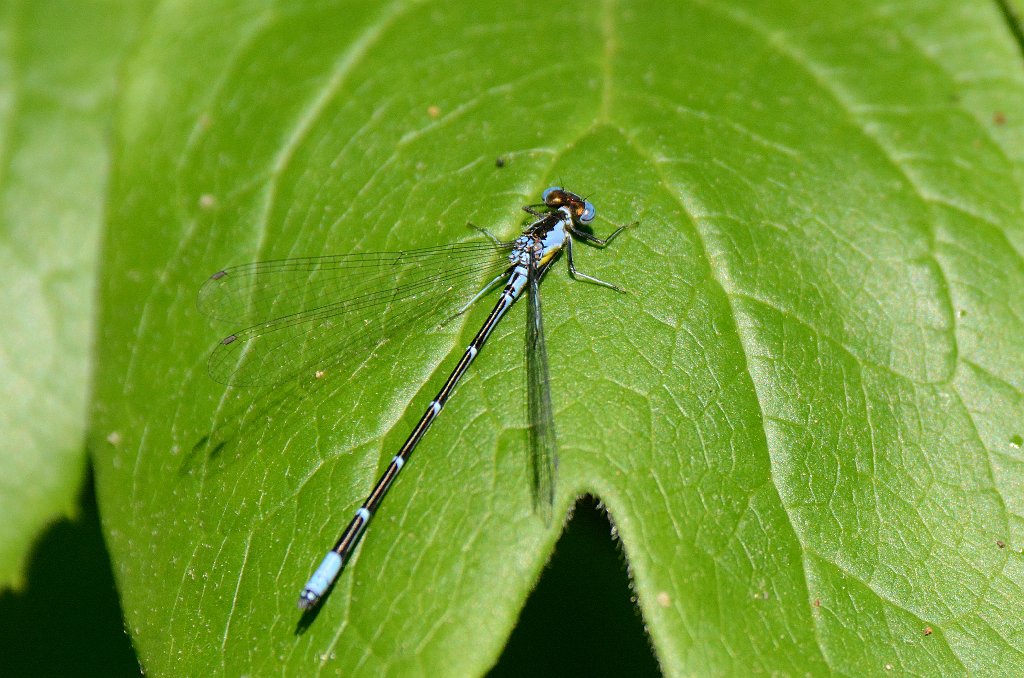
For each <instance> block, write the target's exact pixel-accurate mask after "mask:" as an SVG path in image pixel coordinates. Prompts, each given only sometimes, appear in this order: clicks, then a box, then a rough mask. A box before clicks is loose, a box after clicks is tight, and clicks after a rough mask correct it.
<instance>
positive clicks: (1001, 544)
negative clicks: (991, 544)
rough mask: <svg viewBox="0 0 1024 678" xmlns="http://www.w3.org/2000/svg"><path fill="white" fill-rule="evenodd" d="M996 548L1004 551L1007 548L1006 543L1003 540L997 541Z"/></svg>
mask: <svg viewBox="0 0 1024 678" xmlns="http://www.w3.org/2000/svg"><path fill="white" fill-rule="evenodd" d="M996 546H998V547H999V548H1001V549H1004V548H1006V542H1005V541H1003V540H1002V539H996Z"/></svg>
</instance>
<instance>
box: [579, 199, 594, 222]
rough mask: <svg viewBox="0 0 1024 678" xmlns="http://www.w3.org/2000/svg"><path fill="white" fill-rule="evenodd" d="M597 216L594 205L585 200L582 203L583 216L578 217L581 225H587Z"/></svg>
mask: <svg viewBox="0 0 1024 678" xmlns="http://www.w3.org/2000/svg"><path fill="white" fill-rule="evenodd" d="M596 216H597V210H596V209H594V204H593V203H592V202H590V201H589V200H587V201H586V202H584V203H583V214H581V215H580V223H581V224H589V223H590V222H591V221H593V220H594V217H596Z"/></svg>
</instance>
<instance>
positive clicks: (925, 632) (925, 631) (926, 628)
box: [924, 626, 932, 636]
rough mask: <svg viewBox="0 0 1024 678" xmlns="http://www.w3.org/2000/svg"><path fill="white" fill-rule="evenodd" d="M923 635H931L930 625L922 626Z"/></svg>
mask: <svg viewBox="0 0 1024 678" xmlns="http://www.w3.org/2000/svg"><path fill="white" fill-rule="evenodd" d="M924 635H926V636H930V635H932V627H930V626H926V627H924Z"/></svg>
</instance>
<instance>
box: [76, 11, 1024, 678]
mask: <svg viewBox="0 0 1024 678" xmlns="http://www.w3.org/2000/svg"><path fill="white" fill-rule="evenodd" d="M1019 47H1020V46H1019V45H1018V44H1016V43H1015V42H1014V38H1013V34H1012V33H1011V31H1010V30H1009V29H1008V25H1007V24H1006V20H1005V17H1004V15H1003V14H1002V13H1001V12H1000V10H999V8H998V6H996V5H994V4H992V3H983V2H980V1H973V2H965V3H959V4H953V5H951V4H950V3H939V2H927V1H924V0H921V1H917V2H908V3H895V4H879V3H873V2H854V3H844V4H843V5H842V6H838V5H836V6H831V5H827V4H823V3H807V2H797V1H796V0H791V1H785V2H778V1H772V2H768V1H764V2H754V3H745V4H739V3H712V2H706V1H704V0H690V1H688V2H682V3H671V4H665V5H664V6H659V7H648V6H638V5H635V4H632V3H615V2H604V3H601V4H599V5H595V4H593V3H585V4H584V3H580V4H573V3H569V4H566V3H559V4H557V5H551V4H550V3H538V2H527V3H523V2H520V3H513V4H508V3H501V6H486V5H484V4H483V3H474V4H472V5H468V4H467V5H464V6H459V7H454V6H450V5H445V4H425V3H405V2H397V3H390V4H381V3H377V2H369V1H366V2H347V3H313V2H302V3H294V2H293V3H281V4H280V5H275V4H273V3H270V2H256V1H252V2H245V3H239V2H235V1H232V2H227V1H226V0H222V1H220V2H209V3H202V5H201V6H200V5H197V4H195V3H185V2H166V3H163V4H161V6H160V9H159V10H158V13H157V16H156V17H155V18H154V20H153V22H152V26H151V30H150V31H149V32H148V33H147V35H146V39H145V40H144V42H143V44H142V45H141V46H140V48H139V49H138V51H137V52H136V53H135V54H134V56H133V58H132V60H131V62H130V64H129V65H128V67H127V70H126V74H125V86H124V89H123V92H122V94H121V98H120V108H119V110H120V117H119V120H118V125H117V139H116V144H117V146H116V147H117V151H118V156H117V165H116V167H117V170H116V174H115V176H114V180H113V185H112V188H111V193H110V209H109V215H110V216H109V228H108V232H107V239H106V242H107V247H106V250H105V255H104V261H103V265H104V275H103V279H102V284H101V286H102V290H101V301H102V317H101V328H102V330H101V341H100V344H99V355H100V364H99V373H98V377H97V385H96V403H95V410H94V415H95V419H94V428H93V439H94V441H95V444H94V446H93V449H94V450H95V460H96V464H97V467H98V480H99V489H100V505H101V508H102V511H103V515H104V524H105V526H106V528H107V530H108V534H109V543H110V547H111V550H112V553H113V556H114V559H115V561H116V571H117V573H118V579H119V583H120V586H121V590H122V596H123V600H124V604H125V608H126V617H127V622H128V625H129V628H130V631H131V633H132V636H133V639H134V641H135V645H136V648H137V649H138V651H139V655H140V657H141V659H142V662H143V664H144V665H145V666H146V668H147V670H148V672H149V673H153V674H171V675H181V674H208V673H211V672H216V673H223V674H229V675H241V674H254V675H263V674H269V673H281V672H284V673H290V674H298V675H307V674H310V673H315V672H323V673H332V674H334V673H337V674H342V675H363V674H366V675H377V674H380V673H383V672H388V673H392V674H429V675H438V674H445V675H471V674H477V673H481V672H482V671H485V670H486V669H487V668H488V667H489V666H491V665H492V664H493V663H494V662H495V660H496V658H497V657H498V655H499V653H500V652H501V649H502V646H503V644H504V642H505V639H506V638H507V636H508V634H509V632H510V630H511V628H512V626H513V625H514V623H515V621H516V618H517V615H518V613H519V610H520V608H521V606H522V605H523V603H524V601H525V599H526V597H527V595H528V593H529V591H530V589H531V587H532V586H533V585H534V583H535V582H536V580H537V578H538V576H539V575H540V572H541V570H542V568H543V566H544V563H545V562H546V560H547V559H548V557H549V555H550V550H551V548H552V545H553V544H554V543H555V541H556V539H557V537H558V534H559V532H560V530H561V525H560V524H558V523H557V521H556V524H554V525H552V526H545V525H544V523H543V522H542V521H541V520H540V519H539V518H538V517H537V516H536V515H535V514H534V513H533V511H532V507H531V500H530V491H529V482H528V469H527V463H526V447H525V441H526V436H525V431H524V424H525V421H524V419H525V416H524V415H525V404H524V401H525V393H524V378H525V375H524V370H523V357H522V350H523V349H522V345H523V331H524V329H523V323H524V319H525V318H524V308H523V305H522V304H520V305H518V307H516V308H514V309H513V310H512V312H510V314H509V316H508V317H507V319H506V320H505V321H504V322H502V324H501V325H500V326H499V328H498V329H497V330H496V332H495V333H494V335H493V336H492V338H491V340H490V342H489V343H488V345H487V347H486V349H485V350H484V351H483V352H482V353H481V355H480V357H479V358H478V359H477V361H476V362H475V363H474V364H473V367H472V369H471V370H470V373H469V375H468V376H467V378H466V379H465V381H464V382H463V383H462V384H461V385H460V386H459V388H458V390H457V393H456V395H455V396H454V397H453V398H452V400H451V401H450V403H449V404H448V406H447V407H446V408H445V411H444V412H443V414H442V415H441V416H440V418H439V419H438V421H437V425H436V426H435V427H434V428H433V429H431V431H430V432H429V434H428V435H427V436H426V438H425V439H424V441H423V444H422V445H421V446H420V447H419V448H418V449H417V451H416V453H415V455H414V456H413V458H412V461H411V462H410V464H409V465H408V466H407V467H406V469H405V470H404V471H403V473H402V476H401V478H400V479H399V481H398V482H397V483H396V484H395V486H394V489H393V490H392V491H391V493H390V494H389V496H388V498H387V500H386V502H385V504H384V506H383V507H382V509H381V511H380V512H379V513H378V514H377V515H376V517H375V519H374V522H373V525H372V527H371V528H370V531H369V533H368V535H367V538H366V540H365V541H364V543H363V545H362V546H361V547H360V549H359V551H358V554H357V556H356V558H355V560H354V561H353V562H352V563H351V564H350V565H349V566H348V567H347V568H346V570H345V571H344V572H343V574H342V576H341V579H340V581H339V583H338V585H337V586H336V587H335V589H334V591H333V593H332V594H331V595H330V596H329V597H328V598H327V599H326V601H325V602H324V604H323V606H322V608H321V609H320V611H319V614H318V616H316V617H315V619H312V620H308V619H307V620H305V621H307V622H309V623H308V625H307V624H303V623H302V622H301V620H300V617H299V614H298V612H297V611H296V610H295V601H296V596H297V594H298V591H299V589H300V587H301V586H302V584H303V583H304V581H305V580H306V578H307V576H308V575H309V573H310V570H311V569H312V567H313V566H315V564H316V563H317V562H319V559H320V558H321V557H322V554H323V552H324V551H325V550H326V549H327V548H328V547H329V546H330V545H331V544H332V543H333V541H334V539H335V538H336V536H337V534H338V532H339V530H340V528H341V527H342V526H343V524H344V522H345V521H347V520H348V519H349V517H350V516H351V512H352V511H353V510H354V509H355V508H356V507H357V506H358V505H359V503H360V502H361V501H362V500H363V498H364V496H365V494H366V492H367V491H368V490H369V489H370V487H371V486H372V484H373V482H374V481H375V479H376V477H377V475H378V474H379V473H380V472H381V471H382V470H383V469H384V467H385V466H386V464H387V462H388V460H389V459H390V458H391V456H392V455H393V454H394V452H395V450H396V449H397V448H398V446H399V445H400V444H401V443H402V441H403V440H404V439H405V437H406V436H407V435H408V433H409V431H410V430H411V429H412V427H413V426H414V424H415V422H416V420H417V419H418V417H419V416H420V415H421V413H422V412H423V411H424V410H425V408H426V407H427V404H428V403H429V401H430V400H431V399H432V398H433V395H434V393H435V392H436V391H437V389H438V388H439V386H440V385H441V384H442V383H443V381H444V379H445V377H446V376H447V374H448V372H449V371H450V370H451V368H452V367H453V364H454V362H455V361H456V360H457V358H458V355H459V354H460V353H461V352H462V350H463V348H464V346H465V345H466V344H467V342H468V341H469V339H470V338H471V337H472V335H473V333H474V332H475V331H476V326H477V324H478V323H479V322H480V321H481V319H482V318H483V316H484V314H485V313H486V311H487V310H488V309H487V308H485V306H486V305H487V304H485V303H482V304H478V307H477V308H475V309H474V310H473V312H471V313H470V314H468V317H464V318H462V319H460V320H459V321H458V322H453V323H449V324H447V325H444V326H443V327H440V328H439V327H437V326H436V325H430V324H429V323H428V324H427V325H424V326H422V327H420V328H419V330H418V331H414V332H410V333H408V334H407V335H405V336H403V337H401V338H396V340H395V341H393V342H391V343H389V344H387V345H385V346H383V347H382V348H381V349H380V351H378V352H377V353H375V354H373V355H370V356H367V361H366V362H365V364H361V365H360V368H359V371H358V372H357V374H356V376H355V378H353V379H350V380H347V381H346V380H344V379H337V380H331V379H326V380H323V381H320V382H315V383H312V384H310V385H308V386H306V387H305V388H303V389H298V390H295V389H291V390H288V389H286V390H269V391H264V392H262V393H261V392H259V391H252V390H248V389H235V390H225V388H224V387H223V386H220V385H218V384H216V383H214V382H212V381H211V380H209V379H208V378H207V375H206V366H205V360H206V356H207V355H208V352H209V351H210V350H211V348H212V347H213V345H215V343H216V341H217V339H218V338H219V337H220V336H224V335H225V334H227V333H228V332H230V331H232V330H236V329H239V328H237V327H230V326H224V325H220V324H218V325H217V326H216V327H213V328H211V327H210V326H209V324H208V323H207V322H206V320H205V319H204V318H203V317H202V316H201V315H200V314H199V313H198V312H197V310H196V309H195V306H194V300H195V294H196V291H197V289H198V287H199V285H200V284H201V283H202V282H203V280H204V279H205V277H206V276H207V275H209V274H210V273H212V272H213V271H216V270H218V269H219V268H221V267H223V266H225V265H230V264H237V263H244V262H246V261H252V260H258V259H271V258H278V257H286V256H299V255H318V254H326V253H344V252H350V251H370V250H377V249H401V248H410V247H420V246H429V245H436V244H439V243H446V242H451V241H456V240H469V239H471V238H473V237H475V236H474V234H473V233H472V232H471V231H469V230H468V229H467V228H466V227H465V222H466V221H467V220H472V221H473V222H474V223H478V224H484V225H487V226H489V227H490V228H491V229H492V230H494V231H495V232H496V233H498V234H499V235H500V236H501V237H512V236H514V235H515V234H516V233H517V232H518V229H519V228H521V226H522V224H523V219H522V217H523V215H522V213H520V212H518V211H517V209H518V206H519V205H521V204H524V203H527V202H535V201H536V200H537V199H538V196H539V194H540V192H541V190H542V189H543V188H545V187H546V186H548V185H551V184H554V183H558V182H561V183H564V185H566V186H568V187H570V188H572V189H574V190H577V191H579V192H582V193H585V194H587V195H588V196H590V198H591V199H592V200H593V201H594V203H595V204H596V205H597V207H598V211H599V214H600V215H602V216H604V217H607V220H605V221H602V220H600V219H599V220H598V221H597V222H596V223H595V227H596V228H595V230H596V232H597V233H598V234H599V235H600V234H604V233H607V232H608V231H610V229H611V228H612V224H613V223H625V222H629V221H632V220H634V219H639V220H640V222H641V224H640V226H639V227H638V228H636V229H634V230H633V231H630V232H628V233H627V234H625V235H623V236H622V238H621V239H619V240H617V241H616V242H615V243H614V244H613V245H612V246H611V247H609V248H608V249H607V250H605V251H600V250H596V249H591V248H587V247H584V246H580V247H578V248H577V251H576V259H577V261H576V263H577V266H578V267H579V268H580V270H581V271H584V272H586V273H589V274H592V275H597V276H599V277H601V278H604V279H607V280H611V281H614V282H620V283H622V284H624V285H626V286H627V287H628V288H629V290H630V292H631V294H629V295H628V296H622V295H617V294H615V293H614V292H611V291H610V290H607V289H603V288H600V287H596V286H593V285H587V284H584V283H579V282H574V281H572V280H571V279H569V278H568V276H567V275H566V274H565V273H564V269H563V268H562V267H561V266H559V267H558V268H556V269H554V270H553V271H552V273H551V275H549V276H547V278H546V280H545V282H544V285H543V287H542V291H543V294H544V301H545V316H546V317H545V326H546V328H547V331H548V337H547V339H548V342H549V346H548V354H549V358H550V362H551V368H552V369H551V373H552V374H551V377H552V389H553V397H554V407H555V421H556V425H557V429H558V437H559V441H560V446H561V466H560V470H559V479H558V483H559V484H558V494H557V502H556V503H557V505H556V510H557V513H558V514H559V515H563V514H564V513H565V512H566V511H567V510H568V509H569V508H570V507H571V506H572V504H573V502H574V499H575V498H576V497H577V496H579V495H580V494H582V493H593V494H595V495H597V496H599V497H600V498H601V499H602V500H603V501H604V502H605V504H606V505H607V507H608V510H609V512H610V515H611V516H612V518H613V519H614V520H615V522H616V525H617V528H618V534H619V535H620V537H621V540H622V545H623V548H624V551H625V554H626V557H627V558H628V560H629V563H630V568H631V572H632V575H633V577H634V583H635V589H636V593H637V596H638V601H639V607H640V610H641V612H642V614H643V616H644V620H645V623H646V625H647V627H648V629H649V631H650V635H651V638H652V641H653V645H654V648H655V650H656V652H657V654H658V657H659V661H660V663H661V666H662V668H663V669H664V670H665V671H666V673H669V674H673V675H676V674H684V675H691V674H713V675H718V674H727V675H735V674H745V673H749V672H755V671H763V672H775V673H783V674H790V673H791V674H798V673H799V674H803V673H813V674H823V673H828V672H834V673H841V674H863V673H866V672H869V673H872V674H881V673H883V672H885V671H886V670H887V669H891V670H892V671H893V672H900V673H920V674H928V675H934V674H940V673H959V672H970V673H978V674H985V673H996V674H1003V675H1005V674H1014V673H1019V672H1020V670H1021V669H1022V668H1024V647H1022V640H1021V639H1022V638H1024V614H1022V612H1021V610H1024V606H1022V605H1021V603H1022V602H1024V600H1022V595H1021V590H1020V586H1019V583H1018V582H1019V581H1021V576H1022V575H1024V571H1022V570H1024V568H1022V564H1024V557H1022V555H1021V549H1022V547H1024V532H1022V527H1024V523H1022V521H1021V519H1020V517H1021V514H1022V509H1024V504H1022V500H1021V497H1022V496H1024V493H1022V492H1021V490H1022V489H1024V457H1022V454H1021V449H1020V447H1021V442H1022V439H1021V436H1022V435H1024V416H1022V415H1024V400H1022V388H1024V368H1022V364H1024V363H1022V361H1021V356H1022V355H1024V331H1022V330H1024V327H1022V318H1024V299H1022V295H1021V293H1020V290H1021V289H1024V265H1022V257H1021V254H1022V253H1024V237H1022V236H1024V233H1022V228H1021V224H1022V223H1024V218H1022V217H1024V201H1022V199H1021V186H1022V178H1024V143H1022V142H1024V117H1022V115H1021V114H1020V111H1024V71H1022V69H1021V52H1020V49H1019ZM498 156H501V157H502V158H504V159H505V164H504V167H500V168H499V167H496V165H495V158H496V157H498ZM480 282H481V283H482V282H483V281H480ZM472 291H473V290H467V292H472ZM107 439H113V440H115V441H117V442H118V444H116V445H114V446H111V445H109V444H108V443H107V442H106V440H107ZM926 629H930V632H929V633H928V634H927V635H926Z"/></svg>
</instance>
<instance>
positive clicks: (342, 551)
mask: <svg viewBox="0 0 1024 678" xmlns="http://www.w3.org/2000/svg"><path fill="white" fill-rule="evenodd" d="M542 200H543V203H544V205H545V206H546V207H547V209H548V212H547V213H540V212H537V211H535V210H534V209H533V207H526V208H524V209H526V210H527V211H528V212H530V213H531V214H535V215H537V216H538V219H537V220H536V221H534V222H533V223H532V224H530V226H528V227H527V228H526V229H525V230H524V231H523V234H522V235H521V236H520V237H519V238H518V239H517V240H516V241H515V242H514V243H511V246H512V250H511V253H510V254H509V269H508V271H507V275H508V282H507V283H506V285H505V287H504V289H503V290H502V293H501V296H500V297H499V298H498V301H497V302H496V303H495V305H494V308H493V309H491V312H490V314H488V316H487V319H486V320H485V321H484V323H483V325H482V326H481V327H480V329H479V330H478V331H477V333H476V336H474V337H473V341H472V342H470V344H469V346H468V347H467V348H466V350H465V352H464V353H463V354H462V357H461V358H460V359H459V362H458V363H457V364H456V365H455V368H454V369H453V370H452V373H451V374H450V375H449V376H448V379H447V380H446V381H445V383H444V385H443V386H442V387H441V389H440V390H439V391H438V392H437V395H436V396H435V397H434V399H433V400H432V401H430V404H429V405H428V406H427V410H426V412H424V413H423V416H422V417H420V419H419V421H418V422H417V424H416V426H415V427H414V428H413V430H412V432H411V433H410V434H409V437H408V438H407V439H406V441H405V443H403V444H402V447H401V449H399V451H398V454H396V455H395V456H394V458H393V459H392V460H391V462H390V463H389V464H388V467H387V468H386V469H385V471H384V473H383V474H382V475H381V477H380V479H379V480H378V481H377V484H376V485H374V487H373V489H372V490H371V491H370V494H369V496H368V497H367V498H366V501H364V502H363V505H362V507H360V508H359V509H358V510H357V511H356V514H355V516H353V517H352V520H351V521H350V522H349V524H348V526H347V527H346V528H345V530H344V531H343V532H342V533H341V537H340V538H339V539H338V541H337V543H336V544H335V545H334V548H333V549H332V550H331V552H329V553H328V554H327V556H326V557H325V558H324V560H323V562H322V563H321V565H320V567H319V568H317V570H316V572H315V573H314V574H313V576H312V577H311V578H310V580H309V582H308V583H307V584H306V587H305V588H304V589H303V591H302V594H301V596H300V597H299V607H300V608H302V609H307V610H308V609H310V608H312V607H313V606H315V605H316V604H317V602H318V601H319V600H320V598H321V597H322V596H323V595H324V593H325V592H326V591H327V589H329V588H330V586H331V584H332V583H333V582H334V580H335V578H336V577H337V576H338V573H339V572H340V570H341V568H342V567H343V565H344V564H345V562H346V561H347V560H348V558H349V556H350V555H351V553H352V551H353V549H355V547H356V545H357V544H358V543H359V539H360V537H361V536H362V533H363V531H364V530H365V529H366V526H367V524H369V522H370V518H371V517H372V516H373V513H374V512H375V511H376V509H377V507H378V506H379V505H380V502H381V501H383V499H384V495H386V494H387V492H388V489H389V488H390V487H391V485H392V483H394V481H395V479H396V478H397V477H398V474H399V472H400V471H401V470H402V468H403V467H404V466H405V462H406V461H408V459H409V455H411V454H412V452H413V450H414V449H415V448H416V445H418V444H419V442H420V440H421V439H422V438H423V435H424V434H425V433H426V431H427V429H428V428H430V425H431V424H432V423H433V422H434V419H436V418H437V415H438V414H439V413H440V412H441V409H442V408H443V407H444V405H445V403H446V402H447V400H448V398H449V396H450V395H451V394H452V391H453V390H454V389H455V386H456V385H457V384H458V383H459V380H460V379H462V376H463V375H464V374H465V373H466V370H467V369H468V368H469V365H470V363H472V362H473V360H474V358H476V356H477V354H478V353H479V351H480V349H481V348H482V347H483V345H484V343H485V342H486V341H487V338H488V337H489V336H490V335H491V332H492V331H493V330H494V328H495V326H496V325H497V324H498V322H499V321H500V320H501V318H502V317H503V316H504V315H505V312H506V311H507V310H508V309H509V308H511V306H512V304H514V303H515V302H516V300H517V299H518V298H519V297H520V296H522V294H523V291H524V290H525V289H526V286H527V282H528V275H529V272H528V268H527V266H528V265H529V266H530V267H532V269H533V271H534V274H535V275H536V274H537V271H538V270H543V269H546V268H547V266H548V265H549V263H550V261H551V260H552V259H553V258H554V257H555V256H557V255H558V254H559V252H561V250H562V248H563V246H565V245H566V244H567V243H568V244H569V245H571V244H572V237H571V236H572V235H576V236H578V237H581V238H584V239H587V240H590V241H592V242H596V243H599V244H601V245H604V244H606V243H607V242H609V241H610V240H611V238H614V237H615V235H617V234H618V233H619V232H620V231H621V230H622V228H619V229H618V230H617V231H615V233H613V234H612V235H611V236H609V238H607V239H605V240H600V239H597V238H595V237H594V236H592V235H589V234H588V233H586V232H585V231H580V230H579V229H578V228H577V227H578V226H585V225H587V224H589V223H590V222H591V221H592V220H593V218H594V215H595V211H594V206H593V205H592V204H591V203H590V202H588V201H586V200H585V199H583V198H581V197H580V196H578V195H576V194H575V193H570V192H569V191H566V190H564V189H562V188H558V187H553V188H549V189H547V190H546V191H544V194H543V196H542ZM534 207H535V206H534ZM492 239H493V236H492ZM567 253H568V254H567V258H568V264H569V272H570V273H571V274H572V275H574V276H577V275H578V274H577V272H576V270H575V268H573V263H572V248H571V247H568V248H567ZM217 275H220V274H215V278H216V276H217ZM579 275H580V276H582V277H583V278H586V279H588V280H591V281H592V282H597V283H600V284H603V285H606V286H608V287H613V288H614V289H618V288H616V287H615V286H614V285H611V284H610V283H606V282H604V281H601V280H597V279H596V278H591V277H589V276H585V275H582V274H579ZM221 277H223V276H221ZM497 280H498V278H496V279H495V280H493V281H491V282H490V283H488V284H487V285H486V286H485V287H484V289H483V290H481V291H480V293H479V294H478V295H477V296H476V297H473V299H472V300H470V302H469V303H470V304H471V303H472V302H473V300H475V299H477V298H478V297H479V296H480V295H481V294H483V293H484V292H485V291H486V290H488V289H489V288H490V287H491V285H492V284H494V283H495V282H497ZM462 310H465V308H463V309H462ZM461 312H462V311H461V310H460V313H461ZM235 339H236V335H231V336H230V337H228V338H227V339H225V340H224V343H230V342H233V341H234V340H235Z"/></svg>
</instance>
